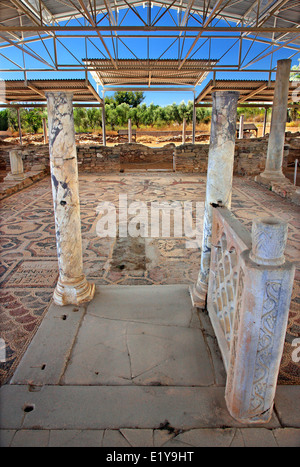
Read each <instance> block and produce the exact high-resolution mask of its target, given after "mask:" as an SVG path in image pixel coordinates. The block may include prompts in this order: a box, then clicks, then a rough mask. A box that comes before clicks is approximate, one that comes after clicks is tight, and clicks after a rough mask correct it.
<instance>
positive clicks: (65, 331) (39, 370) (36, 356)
mask: <svg viewBox="0 0 300 467" xmlns="http://www.w3.org/2000/svg"><path fill="white" fill-rule="evenodd" d="M84 313H85V308H84V307H82V306H81V307H75V306H66V307H59V306H57V305H55V304H54V303H52V304H51V305H50V307H49V309H48V311H47V313H46V315H45V317H44V319H43V321H42V323H41V325H40V327H39V329H38V331H37V333H36V335H35V336H34V338H33V340H32V342H31V344H30V345H29V347H28V349H27V351H26V352H25V355H24V356H23V358H22V360H21V362H20V364H19V366H18V367H17V369H16V371H15V373H14V375H13V378H12V379H11V384H26V383H30V384H34V385H43V384H58V383H59V380H60V377H61V375H62V373H63V371H64V369H65V366H66V364H67V361H68V358H69V354H70V352H71V350H72V347H73V344H74V340H75V337H76V335H77V332H78V329H79V326H80V323H81V321H82V318H83V316H84Z"/></svg>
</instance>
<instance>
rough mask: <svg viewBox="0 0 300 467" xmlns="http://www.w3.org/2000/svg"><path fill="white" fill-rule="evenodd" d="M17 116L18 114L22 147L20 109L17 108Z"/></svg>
mask: <svg viewBox="0 0 300 467" xmlns="http://www.w3.org/2000/svg"><path fill="white" fill-rule="evenodd" d="M17 114H18V126H19V137H20V145H21V146H22V144H23V141H22V128H21V117H20V109H19V108H17Z"/></svg>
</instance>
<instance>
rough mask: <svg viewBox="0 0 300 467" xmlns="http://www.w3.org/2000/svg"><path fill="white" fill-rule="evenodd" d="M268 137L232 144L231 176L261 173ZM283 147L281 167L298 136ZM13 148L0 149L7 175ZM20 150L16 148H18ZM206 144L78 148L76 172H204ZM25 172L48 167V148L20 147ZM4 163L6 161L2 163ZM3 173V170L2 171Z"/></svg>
mask: <svg viewBox="0 0 300 467" xmlns="http://www.w3.org/2000/svg"><path fill="white" fill-rule="evenodd" d="M267 146H268V136H266V137H264V138H251V139H241V140H239V139H237V140H236V143H235V156H234V174H235V175H248V176H254V175H258V174H259V173H261V172H262V171H263V170H264V167H265V160H266V154H267ZM286 147H287V148H289V151H285V155H284V159H283V165H284V166H286V165H287V163H288V161H289V163H291V160H292V159H293V160H294V159H295V158H296V157H298V158H299V150H300V133H288V132H287V133H286ZM13 148H16V147H15V146H11V147H10V146H3V147H1V148H0V160H2V165H3V166H4V165H5V164H6V170H7V172H9V171H10V161H9V150H10V149H13ZM18 149H19V148H18ZM208 151H209V144H190V143H188V144H182V145H180V146H175V145H174V144H173V143H170V144H166V145H165V146H163V147H156V148H154V147H149V146H145V145H143V144H139V143H131V144H129V143H124V144H118V145H116V146H96V145H95V146H91V145H80V146H77V159H78V170H79V172H90V173H92V172H96V173H97V172H120V170H122V169H123V168H125V170H126V168H128V166H130V164H138V167H139V168H140V167H141V166H143V164H145V165H146V164H149V165H150V167H151V164H153V166H155V168H157V167H158V165H159V164H162V165H163V164H165V165H166V164H167V165H168V167H173V156H174V168H175V169H176V172H185V173H203V174H205V173H206V171H207V160H208ZM22 159H23V164H24V171H25V172H28V171H30V170H32V168H33V167H35V166H38V165H44V166H45V167H46V168H49V146H48V144H44V145H38V146H36V145H30V146H26V147H24V148H22ZM4 161H5V162H4ZM2 170H3V168H2Z"/></svg>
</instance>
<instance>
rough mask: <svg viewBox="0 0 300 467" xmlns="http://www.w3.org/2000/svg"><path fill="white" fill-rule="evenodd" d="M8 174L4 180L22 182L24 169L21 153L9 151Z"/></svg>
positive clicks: (13, 150) (16, 150) (14, 150)
mask: <svg viewBox="0 0 300 467" xmlns="http://www.w3.org/2000/svg"><path fill="white" fill-rule="evenodd" d="M9 160H10V172H9V173H8V174H7V175H6V177H5V180H24V178H25V174H24V167H23V160H22V151H20V150H18V149H12V150H11V151H9Z"/></svg>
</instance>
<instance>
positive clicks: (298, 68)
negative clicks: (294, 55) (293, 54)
mask: <svg viewBox="0 0 300 467" xmlns="http://www.w3.org/2000/svg"><path fill="white" fill-rule="evenodd" d="M298 62H299V63H298V65H294V66H292V70H294V71H292V72H291V74H290V80H291V81H300V58H298Z"/></svg>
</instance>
